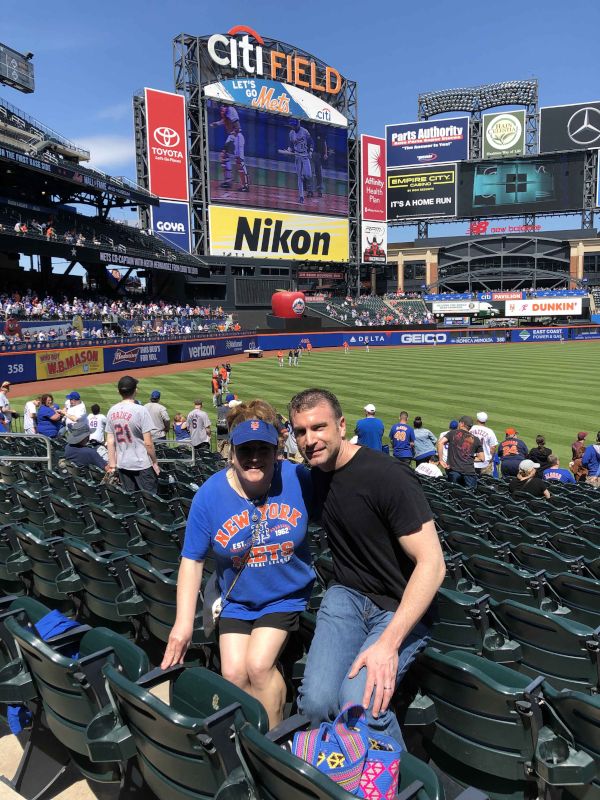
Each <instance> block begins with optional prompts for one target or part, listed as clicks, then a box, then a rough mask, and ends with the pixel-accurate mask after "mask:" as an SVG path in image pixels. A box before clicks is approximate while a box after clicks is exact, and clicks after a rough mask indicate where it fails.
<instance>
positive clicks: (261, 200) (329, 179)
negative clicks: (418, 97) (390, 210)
mask: <svg viewBox="0 0 600 800" xmlns="http://www.w3.org/2000/svg"><path fill="white" fill-rule="evenodd" d="M206 106H207V123H208V148H209V162H210V163H209V179H210V202H211V203H223V204H227V205H239V206H245V207H255V208H272V209H277V210H282V211H297V212H302V213H307V214H327V215H329V216H331V215H335V216H344V217H345V216H348V132H347V129H346V128H338V127H334V126H332V125H324V124H322V123H320V122H312V121H310V120H305V119H294V118H290V117H288V116H283V115H281V114H271V113H267V112H264V111H258V110H256V109H251V108H243V107H241V106H237V105H229V104H227V105H225V104H221V103H219V102H218V101H216V100H207V101H206Z"/></svg>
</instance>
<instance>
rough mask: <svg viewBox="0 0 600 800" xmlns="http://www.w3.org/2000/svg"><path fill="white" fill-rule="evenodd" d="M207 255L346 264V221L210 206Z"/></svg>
mask: <svg viewBox="0 0 600 800" xmlns="http://www.w3.org/2000/svg"><path fill="white" fill-rule="evenodd" d="M208 218H209V225H210V254H211V255H213V256H239V257H244V258H278V259H287V260H293V261H348V220H347V219H342V218H340V217H322V216H317V215H315V214H287V213H285V212H279V211H262V210H254V209H240V208H233V207H230V206H210V207H209V210H208Z"/></svg>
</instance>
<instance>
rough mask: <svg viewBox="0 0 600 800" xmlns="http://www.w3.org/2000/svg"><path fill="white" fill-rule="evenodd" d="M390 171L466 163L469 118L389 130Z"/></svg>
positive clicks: (442, 120) (402, 125) (387, 128)
mask: <svg viewBox="0 0 600 800" xmlns="http://www.w3.org/2000/svg"><path fill="white" fill-rule="evenodd" d="M385 140H386V150H387V167H388V169H390V168H391V167H412V166H422V165H424V164H431V163H433V162H436V163H438V164H443V163H446V162H451V161H464V160H466V159H467V158H468V157H469V117H453V118H452V119H436V120H428V121H425V120H423V121H421V122H403V123H401V124H399V125H386V126H385Z"/></svg>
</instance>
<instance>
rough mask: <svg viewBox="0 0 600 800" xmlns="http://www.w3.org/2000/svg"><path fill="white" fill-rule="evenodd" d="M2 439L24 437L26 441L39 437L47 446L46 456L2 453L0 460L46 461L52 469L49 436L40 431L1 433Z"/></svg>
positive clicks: (0, 438)
mask: <svg viewBox="0 0 600 800" xmlns="http://www.w3.org/2000/svg"><path fill="white" fill-rule="evenodd" d="M2 439H24V440H25V441H26V442H31V441H34V440H35V439H37V440H38V441H42V442H43V443H44V446H45V448H46V455H45V456H24V455H21V454H17V453H10V454H8V455H1V456H0V461H19V462H36V463H41V462H44V461H45V462H46V466H47V468H48V470H51V469H52V443H51V441H50V439H49V438H48V437H47V436H42V434H40V433H0V442H1V441H2Z"/></svg>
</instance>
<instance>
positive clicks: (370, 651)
mask: <svg viewBox="0 0 600 800" xmlns="http://www.w3.org/2000/svg"><path fill="white" fill-rule="evenodd" d="M398 541H399V542H400V546H401V547H402V549H403V550H404V552H405V553H406V555H407V556H408V557H409V558H410V559H411V561H413V562H414V564H415V568H414V570H413V573H412V575H411V576H410V579H409V581H408V583H407V584H406V588H405V590H404V592H403V594H402V600H401V601H400V605H399V606H398V608H397V610H396V613H395V614H394V616H393V617H392V619H391V621H390V623H389V625H388V626H387V628H386V629H385V630H384V631H383V633H382V634H381V636H380V637H379V639H377V641H376V642H375V643H374V644H372V645H371V646H370V647H368V648H367V649H366V650H364V651H363V652H362V653H360V654H359V656H358V657H357V658H356V660H355V661H354V664H353V665H352V668H351V669H350V672H349V673H348V677H349V678H354V677H355V675H357V674H358V672H359V671H360V669H361V668H362V667H366V669H367V683H366V686H365V693H364V696H363V699H362V704H363V706H364V707H365V708H368V707H369V704H370V701H371V695H373V694H374V697H373V708H372V714H373V716H374V717H377V716H378V715H379V713H380V712H383V711H385V710H386V709H387V707H388V705H389V703H390V700H391V699H392V696H393V694H394V691H395V688H396V673H397V669H398V650H399V648H400V646H401V645H402V642H403V641H404V640H405V639H406V638H407V636H408V635H409V633H410V632H411V630H412V629H413V628H414V626H415V625H416V624H417V622H419V620H420V619H421V617H422V616H423V614H424V613H425V612H426V611H427V609H428V608H429V606H430V605H431V602H432V600H433V598H434V597H435V595H436V593H437V590H438V589H439V588H440V586H441V585H442V581H443V580H444V576H445V574H446V565H445V563H444V556H443V553H442V548H441V546H440V541H439V539H438V535H437V531H436V529H435V525H434V523H433V521H432V520H430V521H429V522H425V523H424V524H423V525H422V526H421V528H419V529H418V530H416V531H415V532H414V533H410V534H407V535H405V536H400V537H399V539H398ZM385 687H391V689H390V688H388V689H386V688H385Z"/></svg>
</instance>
